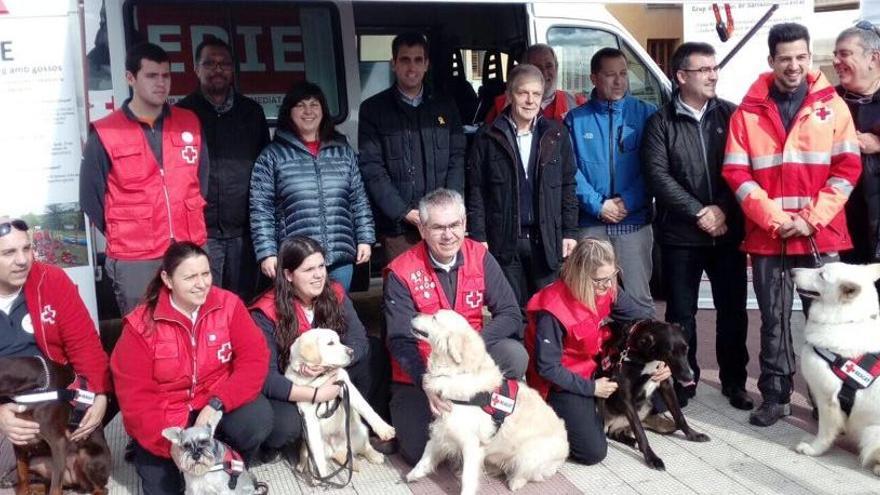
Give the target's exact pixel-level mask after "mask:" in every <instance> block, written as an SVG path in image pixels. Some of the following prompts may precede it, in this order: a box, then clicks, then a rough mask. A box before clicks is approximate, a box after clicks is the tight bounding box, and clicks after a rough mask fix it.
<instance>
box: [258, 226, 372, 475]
mask: <svg viewBox="0 0 880 495" xmlns="http://www.w3.org/2000/svg"><path fill="white" fill-rule="evenodd" d="M325 260H326V257H325V255H324V250H323V248H322V247H321V245H320V244H318V242H317V241H315V240H314V239H312V238H310V237H305V236H294V237H290V238H288V239H286V240H285V241H284V242H282V243H281V250H280V252H279V253H278V271H277V273H276V276H275V287H274V288H273V289H270V290H269V291H267V292H266V293H264V294H263V295H262V296H261V297H260V298H258V299H257V301H256V302H255V303H254V305H253V306H251V316H252V317H253V319H254V321H255V322H256V323H257V326H259V327H260V328H261V329H262V330H263V334H264V336H265V337H266V342H267V343H268V345H269V352H270V358H269V366H268V367H269V374H268V375H267V376H266V381H265V383H264V385H263V395H265V396H266V397H267V398H268V399H269V404H270V405H271V406H272V410H273V412H274V417H275V419H274V422H273V426H272V433H271V434H270V435H269V436H268V438H267V439H266V441H265V442H264V444H263V448H264V451H265V452H264V453H265V455H266V457H267V458H271V457H272V456H273V455H274V454H275V453H276V452H278V451H280V450H281V449H282V448H284V447H285V446H287V445H288V444H289V443H291V442H293V441H295V440H296V439H297V438H299V436H300V435H301V434H302V431H301V421H300V414H299V410H298V408H297V406H296V402H303V401H305V402H327V401H329V400H332V399H334V398H336V397H337V396H338V395H339V386H337V385H334V384H333V383H332V382H333V380H330V381H328V382H327V384H326V385H324V386H322V387H320V388H318V389H315V388H313V387H306V386H298V385H294V384H293V383H292V382H291V381H290V380H288V379H287V378H286V377H285V376H284V372H285V370H287V367H288V365H289V364H290V346H291V344H293V341H295V340H296V339H297V337H299V336H300V335H302V334H303V333H305V332H308V331H309V330H311V329H312V328H329V329H331V330H335V331H336V332H337V333H338V334H339V337H340V340H341V341H342V343H343V344H344V345H346V346H348V347H351V348H352V350H353V351H354V354H353V356H352V361H351V364H349V366H348V368H347V369H346V371H347V372H348V374H349V376H350V377H351V380H352V382H353V383H354V385H355V386H356V387H357V388H358V390H360V391H361V393H362V394H363V395H364V396H367V395H368V393H369V390H370V387H371V386H372V384H371V380H370V374H369V371H368V366H369V364H368V355H369V344H368V341H367V334H366V330H365V329H364V325H363V324H362V323H361V321H360V319H359V318H358V315H357V312H355V309H354V305H353V304H352V302H351V299H349V298H348V296H347V295H346V294H345V290H343V288H342V286H341V285H340V284H339V283H338V282H333V281H330V280H328V273H327V265H326V261H325ZM298 371H299V372H300V373H302V374H305V375H308V376H317V375H319V374H321V373H324V372H325V371H326V370H324V369H321V368H319V367H318V368H316V367H308V366H304V367H303V368H301V369H299V370H298Z"/></svg>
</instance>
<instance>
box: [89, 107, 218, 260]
mask: <svg viewBox="0 0 880 495" xmlns="http://www.w3.org/2000/svg"><path fill="white" fill-rule="evenodd" d="M94 126H95V130H96V131H97V132H98V137H99V138H100V139H101V143H102V144H103V146H104V149H105V150H106V151H107V156H109V157H110V163H111V165H110V173H109V175H108V176H107V192H106V194H105V195H104V218H105V221H106V229H105V232H104V234H105V236H106V237H107V255H108V256H110V257H113V258H116V259H124V260H146V259H157V258H161V257H162V255H163V254H164V253H165V250H166V249H168V246H169V245H171V242H172V240H175V241H192V242H194V243H196V244H198V245H204V244H205V242H206V241H207V238H208V236H207V231H206V230H205V215H204V212H203V210H204V207H205V200H204V198H202V195H201V192H200V191H199V155H200V153H202V152H203V151H204V149H203V146H202V131H201V126H200V125H199V120H198V117H196V114H194V113H192V112H190V111H189V110H184V109H182V108H177V107H171V111H170V113H169V114H168V115H167V116H166V117H165V120H164V122H163V123H162V165H161V166H160V165H159V164H158V163H157V162H156V157H155V155H154V154H153V152H152V150H151V149H150V144H149V143H148V142H147V138H146V136H145V135H144V132H143V130H142V129H141V124H140V123H138V122H136V121H134V120H132V119H130V118H128V116H126V115H125V113H124V111H123V110H116V111H115V112H113V113H111V114H110V115H108V116H107V117H104V118H103V119H101V120H99V121H97V122H95V124H94Z"/></svg>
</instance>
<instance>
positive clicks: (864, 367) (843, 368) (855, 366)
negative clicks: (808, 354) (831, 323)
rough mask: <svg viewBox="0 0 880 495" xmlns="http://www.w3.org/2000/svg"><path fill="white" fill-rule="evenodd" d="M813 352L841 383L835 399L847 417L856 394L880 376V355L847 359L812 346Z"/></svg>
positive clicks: (866, 355) (864, 355)
mask: <svg viewBox="0 0 880 495" xmlns="http://www.w3.org/2000/svg"><path fill="white" fill-rule="evenodd" d="M813 350H814V351H816V354H818V355H819V357H821V358H822V359H824V360H825V362H827V363H828V366H830V367H831V371H833V372H834V374H835V375H837V378H840V379H841V380H842V381H843V386H842V387H840V392H838V393H837V399H838V400H839V401H840V408H841V409H843V412H845V413H846V414H847V416H849V414H850V412H851V411H852V408H853V405H854V404H855V401H856V392H857V391H859V390H862V389H865V388H868V387H870V386H871V384H872V383H874V380H876V379H877V377H878V376H880V353H873V354H863V355H861V356H859V357H857V358H855V359H847V358H845V357H843V356H841V355H840V354H836V353H833V352H831V351H829V350H828V349H821V348H819V347H815V346H814V347H813Z"/></svg>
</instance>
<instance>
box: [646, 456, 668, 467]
mask: <svg viewBox="0 0 880 495" xmlns="http://www.w3.org/2000/svg"><path fill="white" fill-rule="evenodd" d="M645 462H647V463H648V467H650V468H651V469H656V470H657V471H666V464H664V463H663V459H661V458H659V457H657V456H656V455H653V456H646V457H645Z"/></svg>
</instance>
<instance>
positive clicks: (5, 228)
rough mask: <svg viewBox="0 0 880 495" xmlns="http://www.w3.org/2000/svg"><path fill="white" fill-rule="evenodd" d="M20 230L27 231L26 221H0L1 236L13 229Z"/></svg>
mask: <svg viewBox="0 0 880 495" xmlns="http://www.w3.org/2000/svg"><path fill="white" fill-rule="evenodd" d="M13 228H14V229H15V230H20V231H22V232H27V230H28V225H27V224H26V223H25V222H24V220H12V221H11V222H3V223H0V237H3V236H4V235H6V234H8V233H10V232H12V229H13Z"/></svg>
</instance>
